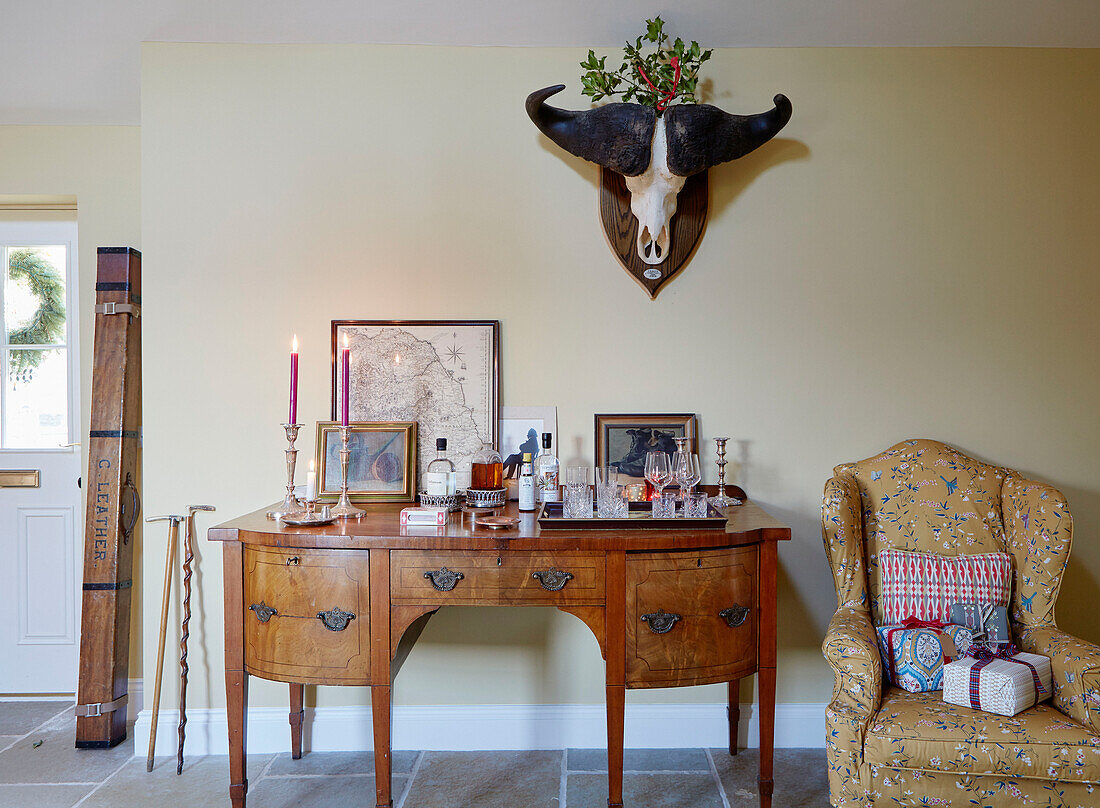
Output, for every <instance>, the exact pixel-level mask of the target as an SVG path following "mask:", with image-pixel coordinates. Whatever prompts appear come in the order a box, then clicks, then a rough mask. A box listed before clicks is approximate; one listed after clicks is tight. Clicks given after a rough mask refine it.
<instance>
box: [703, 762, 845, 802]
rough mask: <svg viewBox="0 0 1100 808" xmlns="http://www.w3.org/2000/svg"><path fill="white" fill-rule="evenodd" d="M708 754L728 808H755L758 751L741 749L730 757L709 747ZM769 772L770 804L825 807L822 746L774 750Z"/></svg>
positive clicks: (825, 775)
mask: <svg viewBox="0 0 1100 808" xmlns="http://www.w3.org/2000/svg"><path fill="white" fill-rule="evenodd" d="M711 755H712V757H713V758H714V767H715V769H716V770H717V772H718V777H719V778H720V779H721V780H722V786H723V788H725V789H726V796H727V797H728V798H729V802H730V808H756V806H757V805H759V804H760V801H759V796H758V795H759V791H758V790H757V786H756V778H757V773H758V771H759V769H758V768H757V767H758V765H759V761H760V753H759V751H758V750H756V749H745V750H743V751H741V752H739V753H738V754H737V755H736V756H731V755H730V753H729V751H728V750H726V749H712V750H711ZM772 771H773V774H772V777H773V780H774V782H775V792H774V793H773V795H772V803H773V804H774V805H782V806H784V808H828V805H829V782H828V771H827V769H826V765H825V750H824V749H776V750H775V758H774V761H773V764H772Z"/></svg>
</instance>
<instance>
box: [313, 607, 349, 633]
mask: <svg viewBox="0 0 1100 808" xmlns="http://www.w3.org/2000/svg"><path fill="white" fill-rule="evenodd" d="M317 619H318V620H320V621H321V622H322V623H323V624H324V626H325V628H327V629H328V630H329V631H343V630H344V629H346V628H347V627H348V623H350V622H351V621H352V620H354V619H355V615H354V614H352V613H351V612H345V611H344V610H343V609H341V608H340V607H339V606H336V607H334V608H332V609H329V610H328V611H327V612H317Z"/></svg>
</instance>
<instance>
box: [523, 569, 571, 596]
mask: <svg viewBox="0 0 1100 808" xmlns="http://www.w3.org/2000/svg"><path fill="white" fill-rule="evenodd" d="M531 577H532V578H534V579H535V580H536V581H538V582H539V583H540V584H542V588H543V589H545V590H547V591H549V592H560V591H561V590H563V589H565V585H566V584H567V583H569V582H570V581H572V580H573V573H571V572H565V571H564V570H559V569H556V568H554V567H551V568H550V569H548V570H539V571H538V572H532V573H531Z"/></svg>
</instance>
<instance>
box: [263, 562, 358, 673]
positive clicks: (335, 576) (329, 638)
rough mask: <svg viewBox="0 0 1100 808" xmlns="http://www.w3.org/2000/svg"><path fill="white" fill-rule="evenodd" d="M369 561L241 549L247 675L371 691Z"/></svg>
mask: <svg viewBox="0 0 1100 808" xmlns="http://www.w3.org/2000/svg"><path fill="white" fill-rule="evenodd" d="M369 569H370V564H369V561H368V554H367V553H366V552H360V551H356V550H298V549H293V548H290V549H274V548H268V547H249V546H246V547H245V548H244V581H245V585H244V605H245V616H244V627H245V629H244V633H245V668H246V669H247V670H248V672H249V673H253V674H256V675H257V676H266V677H268V678H272V679H279V680H282V681H291V682H310V683H315V684H345V685H351V684H369V682H370V605H369V604H370V590H369V585H368V583H369V575H368V572H369Z"/></svg>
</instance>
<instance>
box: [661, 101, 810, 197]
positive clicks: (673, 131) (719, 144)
mask: <svg viewBox="0 0 1100 808" xmlns="http://www.w3.org/2000/svg"><path fill="white" fill-rule="evenodd" d="M774 102H775V108H774V109H771V110H769V111H767V112H761V113H760V114H759V115H731V114H729V113H728V112H725V111H723V110H720V109H718V107H713V106H711V105H710V104H680V105H677V106H674V107H671V108H670V109H668V110H667V111H666V112H665V132H666V136H667V137H668V167H669V169H671V171H672V173H673V174H677V175H679V176H681V177H690V176H691V175H692V174H697V173H699V172H700V171H703V170H704V169H707V168H710V167H711V166H716V165H718V164H719V163H725V162H728V161H730V160H736V159H737V158H738V157H744V156H745V155H746V154H748V153H749V152H751V151H753V150H754V149H756V148H759V147H760V146H763V145H764V144H765V143H767V142H768V141H769V140H771V139H772V138H773V137H775V136H776V135H777V134H778V133H779V130H780V129H782V128H783V127H784V126H786V125H787V121H789V120H790V119H791V102H790V101H789V100H788V99H787V96H785V95H783V94H782V93H780V94H779V95H777V96H776V97H775V99H774Z"/></svg>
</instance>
